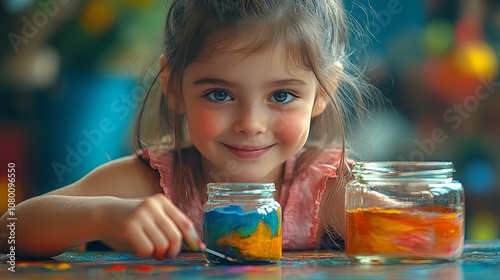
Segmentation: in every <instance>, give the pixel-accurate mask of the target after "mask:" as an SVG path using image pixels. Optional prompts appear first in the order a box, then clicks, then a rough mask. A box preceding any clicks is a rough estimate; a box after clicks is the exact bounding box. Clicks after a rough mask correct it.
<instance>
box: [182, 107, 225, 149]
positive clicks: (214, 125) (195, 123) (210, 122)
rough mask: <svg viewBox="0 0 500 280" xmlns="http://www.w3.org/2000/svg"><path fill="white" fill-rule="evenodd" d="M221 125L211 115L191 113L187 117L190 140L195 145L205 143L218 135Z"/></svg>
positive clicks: (213, 115)
mask: <svg viewBox="0 0 500 280" xmlns="http://www.w3.org/2000/svg"><path fill="white" fill-rule="evenodd" d="M222 126H223V123H222V122H221V121H219V120H218V118H217V117H216V116H215V114H213V113H211V114H210V113H203V112H200V111H198V112H193V113H191V114H189V117H188V127H189V134H190V136H191V140H192V141H193V142H194V143H196V142H199V141H197V140H200V141H207V140H209V139H212V138H214V137H216V136H217V135H219V134H220V132H221V131H222Z"/></svg>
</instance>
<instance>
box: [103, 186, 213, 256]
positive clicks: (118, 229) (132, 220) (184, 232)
mask: <svg viewBox="0 0 500 280" xmlns="http://www.w3.org/2000/svg"><path fill="white" fill-rule="evenodd" d="M106 212H107V213H106ZM104 216H105V217H106V218H105V219H104V221H103V222H104V223H105V224H104V227H105V228H106V230H105V231H106V232H107V233H108V234H107V236H109V237H110V238H112V239H119V240H121V241H124V242H125V243H127V244H128V245H130V246H127V247H132V250H133V251H134V252H135V253H136V255H138V256H153V257H155V258H156V259H164V258H165V257H169V258H171V257H175V256H176V255H178V254H179V252H180V251H181V249H182V244H183V240H185V241H186V243H187V244H188V245H189V247H190V249H192V250H195V251H197V250H204V249H205V244H203V243H202V242H201V240H200V238H199V236H198V234H197V233H196V230H195V228H194V226H193V223H192V222H191V220H190V219H189V218H188V217H186V215H184V213H182V212H181V211H180V210H179V209H178V208H177V207H176V206H175V205H174V204H173V203H172V202H171V201H170V200H169V199H168V198H167V197H166V196H165V195H164V194H155V195H153V196H149V197H146V198H144V199H119V201H118V203H117V204H113V205H112V207H110V208H107V209H106V210H105V212H104Z"/></svg>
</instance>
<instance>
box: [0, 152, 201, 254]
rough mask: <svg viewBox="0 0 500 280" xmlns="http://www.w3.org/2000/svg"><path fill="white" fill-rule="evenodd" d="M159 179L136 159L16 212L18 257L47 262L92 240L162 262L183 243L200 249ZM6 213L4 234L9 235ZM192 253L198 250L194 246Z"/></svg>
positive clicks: (4, 245) (6, 247) (1, 225)
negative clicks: (194, 249)
mask: <svg viewBox="0 0 500 280" xmlns="http://www.w3.org/2000/svg"><path fill="white" fill-rule="evenodd" d="M158 182H159V176H158V174H157V173H156V172H155V171H154V170H152V169H150V168H148V167H147V166H145V165H144V164H143V163H142V162H140V160H139V159H137V158H136V157H128V158H124V159H121V160H117V161H113V162H111V163H109V164H106V165H103V166H101V167H99V168H97V169H96V170H94V171H93V172H91V173H90V174H89V175H87V176H86V177H84V178H83V179H81V180H80V181H78V182H76V183H74V184H71V185H69V186H66V187H64V188H61V189H58V190H55V191H53V192H50V193H48V194H45V195H42V196H38V197H34V198H31V199H28V200H26V201H24V202H22V203H20V204H18V205H17V206H16V217H17V220H16V223H15V234H16V238H15V244H8V242H7V240H6V239H4V240H2V242H0V249H1V250H2V251H3V252H9V251H10V246H15V252H16V256H17V257H23V256H24V257H49V256H54V255H56V254H59V253H62V252H64V251H66V250H68V249H70V248H72V247H74V246H78V245H80V244H83V243H85V242H88V241H92V240H107V241H108V243H109V244H110V245H111V246H112V247H114V248H115V249H120V250H123V249H132V250H133V251H135V252H136V253H137V254H138V255H144V256H151V255H153V256H155V257H157V258H163V257H164V256H165V255H169V256H173V255H176V254H177V253H178V252H179V251H180V249H181V246H182V239H183V238H184V239H186V240H187V241H188V243H191V244H196V243H198V244H199V242H198V237H197V235H196V234H193V232H195V230H194V228H193V226H192V223H191V222H190V220H189V219H188V218H187V217H185V216H184V214H183V213H182V212H181V211H179V210H178V209H177V208H176V207H175V206H174V205H173V204H172V203H171V202H170V201H169V200H168V199H167V198H166V197H165V196H164V195H162V194H160V195H155V194H157V193H159V192H160V187H159V183H158ZM9 222H10V221H8V220H7V213H5V214H4V215H3V216H2V218H1V219H0V231H1V232H2V233H4V234H6V233H7V234H8V233H9V232H7V230H9V228H7V225H8V224H9ZM192 247H194V246H192Z"/></svg>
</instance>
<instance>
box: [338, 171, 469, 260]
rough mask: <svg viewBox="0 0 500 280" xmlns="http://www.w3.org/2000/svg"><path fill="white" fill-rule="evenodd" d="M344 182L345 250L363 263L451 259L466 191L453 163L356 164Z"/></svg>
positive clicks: (457, 246) (457, 250)
mask: <svg viewBox="0 0 500 280" xmlns="http://www.w3.org/2000/svg"><path fill="white" fill-rule="evenodd" d="M352 171H353V175H354V177H353V180H351V181H350V182H349V183H348V184H347V186H346V197H345V203H346V240H345V241H346V247H345V253H346V255H347V256H349V257H350V258H352V259H353V260H355V261H358V262H361V263H427V262H440V261H454V260H456V259H458V258H459V257H460V256H461V254H462V252H463V246H464V206H465V195H464V189H463V186H462V184H461V183H460V182H459V181H457V180H454V179H453V173H454V171H455V170H454V167H453V163H452V162H357V163H354V165H353V169H352Z"/></svg>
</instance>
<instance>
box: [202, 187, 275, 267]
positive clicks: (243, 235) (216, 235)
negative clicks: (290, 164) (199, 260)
mask: <svg viewBox="0 0 500 280" xmlns="http://www.w3.org/2000/svg"><path fill="white" fill-rule="evenodd" d="M207 190H208V201H207V203H206V204H205V207H204V210H203V234H202V236H203V242H204V243H205V244H206V245H207V248H210V249H212V250H215V251H218V252H221V253H223V254H225V255H227V256H230V257H233V258H237V259H239V260H243V261H248V262H255V261H258V262H260V261H266V262H274V261H278V260H279V259H280V258H281V254H282V245H281V243H282V236H281V206H280V204H279V203H278V202H277V201H276V200H274V198H273V194H274V192H275V186H274V184H272V183H269V184H242V183H224V184H216V183H211V184H208V185H207ZM205 259H206V260H207V261H208V262H209V263H220V262H222V261H223V260H222V259H220V258H218V257H216V256H213V255H211V254H207V253H205Z"/></svg>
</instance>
